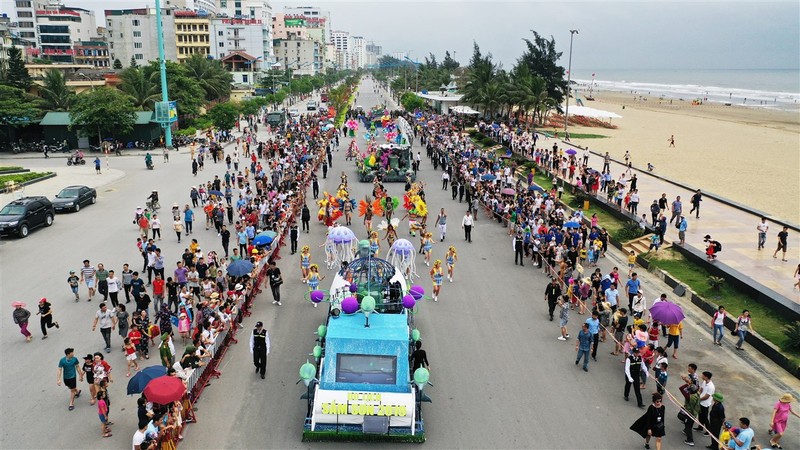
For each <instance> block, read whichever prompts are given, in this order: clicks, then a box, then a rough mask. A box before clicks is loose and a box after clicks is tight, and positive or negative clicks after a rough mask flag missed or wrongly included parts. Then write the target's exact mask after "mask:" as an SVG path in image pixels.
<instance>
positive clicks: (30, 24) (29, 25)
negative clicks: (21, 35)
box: [17, 22, 33, 28]
mask: <svg viewBox="0 0 800 450" xmlns="http://www.w3.org/2000/svg"><path fill="white" fill-rule="evenodd" d="M17 25H18V26H19V27H20V28H33V22H19V23H18V24H17Z"/></svg>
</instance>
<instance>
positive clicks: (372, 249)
mask: <svg viewBox="0 0 800 450" xmlns="http://www.w3.org/2000/svg"><path fill="white" fill-rule="evenodd" d="M380 252H381V240H380V239H379V238H378V233H377V232H375V231H373V232H372V233H370V235H369V253H370V254H371V255H372V257H373V258H377V257H378V254H379V253H380Z"/></svg>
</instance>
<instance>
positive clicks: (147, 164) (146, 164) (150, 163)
mask: <svg viewBox="0 0 800 450" xmlns="http://www.w3.org/2000/svg"><path fill="white" fill-rule="evenodd" d="M144 165H145V166H147V169H148V170H153V167H154V166H153V161H152V160H145V161H144Z"/></svg>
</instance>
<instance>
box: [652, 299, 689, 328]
mask: <svg viewBox="0 0 800 450" xmlns="http://www.w3.org/2000/svg"><path fill="white" fill-rule="evenodd" d="M650 317H652V318H653V320H657V321H659V322H661V323H663V324H665V325H674V324H678V323H681V321H682V320H683V318H684V315H683V310H681V307H680V306H678V305H676V304H675V303H671V302H657V303H655V304H653V306H651V307H650Z"/></svg>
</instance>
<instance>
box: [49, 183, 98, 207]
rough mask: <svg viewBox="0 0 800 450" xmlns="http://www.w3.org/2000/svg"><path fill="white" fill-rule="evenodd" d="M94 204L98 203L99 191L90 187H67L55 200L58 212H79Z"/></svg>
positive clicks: (54, 203) (54, 205) (54, 204)
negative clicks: (82, 208) (83, 207)
mask: <svg viewBox="0 0 800 450" xmlns="http://www.w3.org/2000/svg"><path fill="white" fill-rule="evenodd" d="M94 203H97V191H95V190H94V189H93V188H90V187H89V186H67V187H65V188H64V189H62V190H61V192H59V193H58V195H56V197H55V198H54V199H53V207H54V208H55V209H56V212H63V211H75V212H78V211H80V210H81V207H82V206H86V205H92V204H94Z"/></svg>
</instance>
